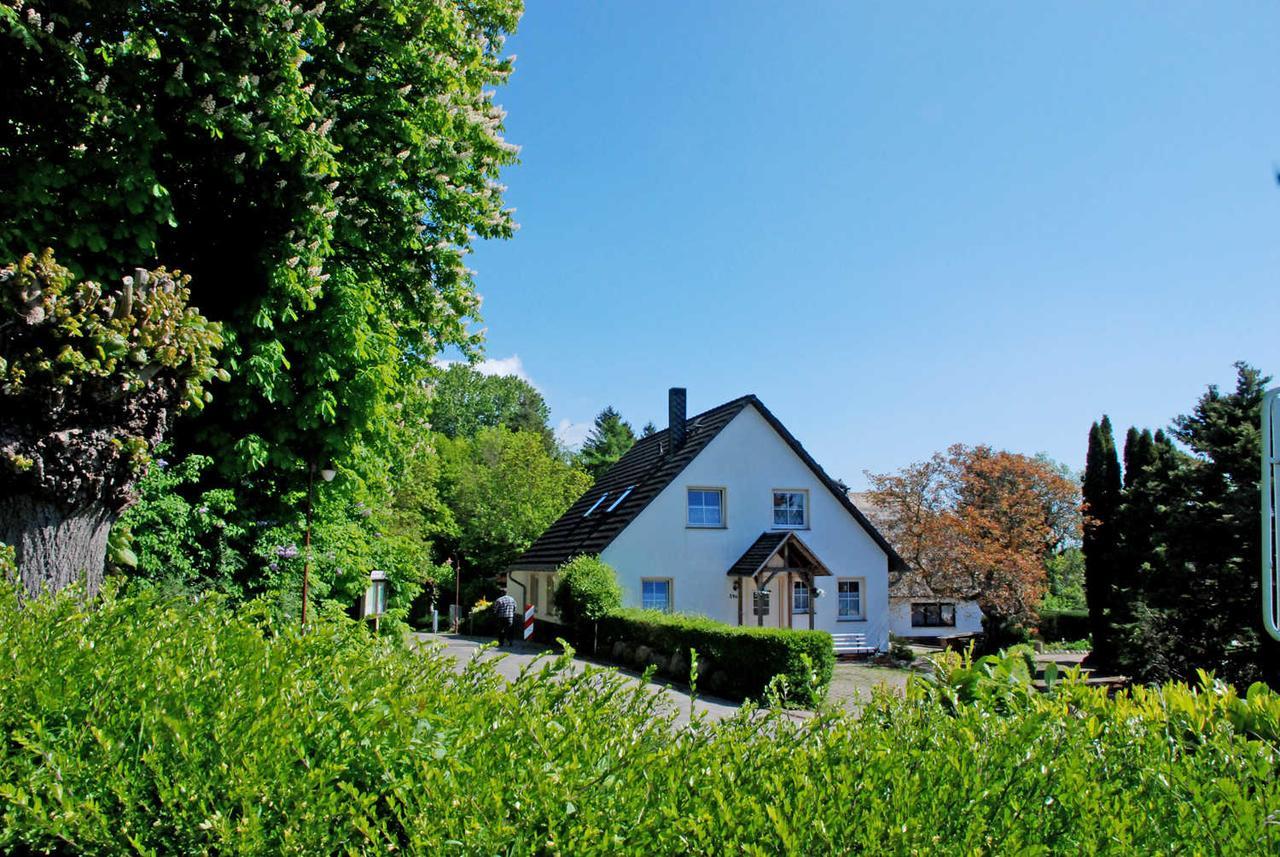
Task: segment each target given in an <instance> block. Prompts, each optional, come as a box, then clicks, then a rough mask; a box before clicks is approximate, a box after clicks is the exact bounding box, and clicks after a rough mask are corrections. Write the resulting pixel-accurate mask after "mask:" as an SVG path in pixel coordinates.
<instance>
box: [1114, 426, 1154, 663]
mask: <svg viewBox="0 0 1280 857" xmlns="http://www.w3.org/2000/svg"><path fill="white" fill-rule="evenodd" d="M1161 438H1162V441H1163V443H1165V444H1166V445H1167V444H1168V440H1167V439H1165V438H1164V436H1163V434H1162V435H1161ZM1156 462H1157V456H1156V445H1155V439H1154V438H1153V437H1152V435H1151V430H1150V429H1143V430H1142V431H1138V429H1136V428H1134V427H1133V426H1130V427H1129V431H1128V432H1126V433H1125V438H1124V488H1123V490H1122V491H1121V494H1120V498H1119V502H1118V504H1117V506H1116V511H1115V525H1114V540H1115V551H1116V554H1115V564H1114V568H1113V577H1112V591H1111V601H1110V609H1111V617H1110V621H1109V623H1108V624H1109V627H1110V633H1111V635H1112V636H1111V641H1110V642H1111V645H1112V649H1113V654H1114V655H1115V656H1116V658H1119V657H1120V654H1121V652H1120V648H1121V647H1120V645H1119V639H1120V638H1121V637H1122V636H1123V635H1124V634H1125V627H1126V626H1128V625H1130V624H1131V623H1132V622H1133V621H1134V605H1135V602H1137V601H1138V600H1140V599H1141V597H1142V595H1141V592H1142V579H1143V575H1144V571H1148V572H1149V570H1150V568H1151V553H1152V546H1153V541H1152V540H1153V537H1154V534H1155V528H1156V523H1157V522H1156V508H1157V501H1156V499H1155V497H1156V493H1157V492H1156V490H1155V485H1157V484H1158V483H1159V479H1158V478H1157V474H1156V473H1155V471H1154V470H1153V468H1154V467H1155V466H1156Z"/></svg>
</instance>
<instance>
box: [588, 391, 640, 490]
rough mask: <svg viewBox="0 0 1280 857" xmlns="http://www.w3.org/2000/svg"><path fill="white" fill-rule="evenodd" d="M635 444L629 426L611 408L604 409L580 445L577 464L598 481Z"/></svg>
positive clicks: (633, 435) (633, 434) (634, 437)
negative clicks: (580, 449)
mask: <svg viewBox="0 0 1280 857" xmlns="http://www.w3.org/2000/svg"><path fill="white" fill-rule="evenodd" d="M635 442H636V435H635V432H633V431H632V430H631V424H630V423H628V422H627V421H626V420H624V419H623V418H622V415H621V414H619V413H618V412H617V411H615V410H614V409H613V407H612V406H609V407H606V408H605V409H604V410H603V411H601V412H600V413H599V414H598V415H597V416H596V423H595V426H594V427H593V428H592V429H591V433H590V434H589V435H587V440H586V442H585V443H583V444H582V451H581V452H580V453H578V464H579V465H580V466H581V467H582V469H583V470H585V471H587V472H588V473H590V474H591V478H592V479H599V478H600V477H601V476H602V475H604V472H605V471H606V470H608V469H609V468H610V467H612V466H613V465H614V462H616V461H617V460H618V459H619V458H622V456H623V455H625V454H626V452H627V450H629V449H630V448H631V446H632V444H634V443H635Z"/></svg>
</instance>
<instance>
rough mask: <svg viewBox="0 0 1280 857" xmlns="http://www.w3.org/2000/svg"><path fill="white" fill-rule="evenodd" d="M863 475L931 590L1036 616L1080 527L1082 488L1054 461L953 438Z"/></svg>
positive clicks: (1009, 618)
mask: <svg viewBox="0 0 1280 857" xmlns="http://www.w3.org/2000/svg"><path fill="white" fill-rule="evenodd" d="M867 475H868V478H869V479H870V480H871V484H872V491H871V492H870V497H871V500H872V503H873V504H874V505H875V506H877V507H879V508H880V509H881V510H882V518H883V521H884V528H883V532H884V535H885V537H886V538H887V539H889V541H890V543H892V544H893V546H894V548H895V549H896V550H897V551H898V553H899V554H900V555H901V556H902V557H903V559H905V560H906V561H907V563H908V564H910V565H911V566H912V567H914V568H916V569H918V570H919V571H920V573H921V575H922V576H923V577H924V580H925V582H926V583H927V584H928V585H929V587H930V588H932V589H933V590H934V591H935V592H937V593H938V594H939V595H942V596H944V597H950V598H964V599H970V598H971V599H974V600H976V601H977V602H978V604H979V605H980V606H981V607H982V610H983V612H984V613H986V614H987V615H988V617H990V618H992V619H993V620H994V621H996V622H998V623H1017V624H1023V625H1031V624H1034V621H1035V617H1036V611H1037V609H1038V607H1039V605H1040V603H1041V601H1042V599H1043V597H1044V594H1045V590H1046V585H1047V578H1046V572H1045V562H1046V560H1047V559H1048V558H1049V557H1050V556H1052V555H1053V554H1054V553H1055V552H1057V551H1058V550H1060V549H1062V548H1064V547H1066V546H1068V545H1070V544H1071V543H1072V542H1073V541H1074V540H1075V539H1076V538H1078V535H1079V526H1080V518H1079V493H1078V489H1077V488H1076V486H1075V483H1074V482H1073V481H1072V480H1070V479H1068V478H1067V477H1066V476H1064V475H1063V474H1062V472H1061V471H1060V469H1059V468H1058V467H1056V466H1055V465H1054V464H1053V463H1052V462H1050V461H1048V460H1047V459H1044V458H1042V457H1041V458H1029V457H1027V456H1024V455H1018V454H1016V453H1011V452H1003V451H997V450H993V449H991V448H990V447H987V446H974V447H970V446H964V445H962V444H956V445H954V446H952V447H950V448H949V449H948V450H947V452H946V453H936V454H935V455H934V456H933V457H932V458H930V459H929V460H928V461H924V462H919V463H916V464H912V465H908V466H907V467H905V468H903V469H902V470H900V471H899V472H897V473H892V474H867Z"/></svg>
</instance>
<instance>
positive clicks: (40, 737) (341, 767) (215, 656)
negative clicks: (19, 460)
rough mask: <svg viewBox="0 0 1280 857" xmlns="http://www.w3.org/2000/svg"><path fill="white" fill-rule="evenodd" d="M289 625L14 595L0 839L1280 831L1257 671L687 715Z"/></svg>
mask: <svg viewBox="0 0 1280 857" xmlns="http://www.w3.org/2000/svg"><path fill="white" fill-rule="evenodd" d="M268 615H269V613H268V611H265V610H262V609H260V608H259V607H257V606H255V605H250V606H248V607H246V608H242V609H241V610H240V611H238V612H232V611H231V610H230V609H229V608H228V607H227V606H226V602H224V601H223V600H221V599H220V598H218V597H208V596H206V597H203V598H201V599H199V600H196V601H191V600H185V599H177V598H169V597H165V596H162V595H160V594H159V593H158V592H157V591H155V590H151V591H148V592H144V593H141V594H138V595H130V596H127V597H126V596H119V595H117V594H114V593H112V592H110V591H108V592H107V593H106V594H105V595H104V596H103V597H102V598H100V599H99V600H98V601H97V602H96V603H94V604H93V605H91V606H90V607H88V608H86V605H85V604H84V603H83V602H82V601H81V600H79V598H78V593H74V592H73V593H70V594H67V595H64V596H60V597H58V598H53V599H41V600H39V601H36V602H34V603H29V604H27V605H25V606H24V607H23V608H22V609H18V608H17V604H16V593H15V592H14V591H8V592H6V593H0V651H3V652H4V653H5V657H3V658H0V687H3V688H4V689H5V692H4V693H3V694H0V730H2V731H3V735H4V736H5V740H3V741H0V853H24V852H29V851H57V852H59V853H124V852H130V853H132V852H141V853H156V854H190V853H220V854H244V855H256V854H272V855H274V854H334V853H344V854H385V853H393V852H394V853H406V854H422V853H425V854H495V853H502V854H535V853H538V854H554V853H564V854H575V855H577V854H583V855H591V854H680V855H689V854H724V853H743V854H779V853H789V854H829V853H894V854H913V853H916V854H934V853H939V852H943V851H946V852H952V853H957V854H975V853H993V852H998V853H1009V854H1013V853H1017V854H1045V853H1064V854H1067V853H1070V854H1076V853H1082V854H1093V853H1113V854H1118V853H1193V854H1194V853H1219V854H1264V853H1276V851H1277V847H1278V846H1280V830H1277V829H1276V825H1275V824H1274V819H1275V818H1276V817H1277V813H1280V784H1278V782H1277V774H1276V772H1277V767H1278V765H1277V762H1278V761H1280V760H1278V759H1277V750H1276V741H1277V739H1280V697H1277V696H1276V695H1275V694H1274V693H1272V692H1270V691H1268V690H1267V689H1266V688H1264V687H1261V686H1255V687H1252V688H1250V689H1249V692H1248V693H1247V694H1246V695H1245V696H1239V695H1237V694H1236V693H1235V692H1234V691H1233V690H1231V689H1230V688H1228V687H1225V686H1223V685H1222V684H1221V683H1218V682H1215V681H1213V680H1212V678H1211V677H1209V676H1204V677H1202V682H1201V685H1200V686H1199V687H1197V688H1195V689H1189V688H1187V687H1185V686H1182V685H1167V686H1165V687H1160V688H1149V689H1148V688H1139V689H1134V690H1132V691H1126V692H1122V693H1120V694H1118V695H1117V697H1116V698H1115V699H1108V697H1107V695H1106V694H1105V693H1104V692H1102V691H1101V690H1097V689H1093V688H1088V687H1085V686H1083V685H1082V684H1081V683H1080V682H1079V681H1078V679H1073V678H1072V677H1071V676H1066V677H1064V678H1063V679H1062V680H1061V681H1060V682H1058V683H1057V684H1056V685H1055V686H1054V689H1053V690H1052V691H1051V692H1050V693H1046V694H1040V693H1035V694H1025V695H1020V694H1009V695H1007V697H1006V698H1005V699H1003V701H1001V702H1000V704H998V705H997V704H996V702H995V701H994V700H992V699H990V698H988V697H986V696H984V695H982V694H979V695H977V696H976V697H975V698H974V701H972V702H962V701H960V700H958V699H956V698H955V696H954V694H952V695H950V696H948V693H949V691H948V690H947V688H948V687H949V684H948V682H947V679H946V678H944V679H943V680H941V681H940V682H938V683H935V684H933V685H926V684H923V683H920V682H916V683H913V685H912V687H911V690H910V691H909V695H908V696H907V697H906V698H903V697H899V696H893V695H889V694H886V693H879V694H877V695H876V696H875V697H874V698H873V699H872V701H871V702H870V704H869V705H867V706H866V707H865V708H864V709H863V711H862V714H861V716H860V717H856V718H855V717H852V716H849V715H848V714H846V713H844V712H841V711H837V710H835V709H827V710H824V711H823V712H821V713H820V714H819V715H817V716H815V717H813V718H808V719H805V720H802V721H793V720H792V719H791V718H789V717H787V716H785V715H782V714H780V713H778V712H774V711H759V710H754V709H752V708H751V707H750V706H748V707H747V708H746V709H745V710H744V711H743V712H742V713H741V714H740V715H739V716H737V717H734V718H730V719H728V720H726V721H724V722H721V723H711V722H709V721H706V720H704V719H701V718H695V719H694V720H693V722H692V723H691V724H689V725H687V726H678V725H677V724H676V723H675V722H674V717H675V714H676V712H674V711H673V710H671V709H670V708H669V707H664V706H665V705H669V704H668V703H664V702H663V697H662V696H661V695H659V694H654V693H652V692H651V690H650V689H649V688H648V687H646V686H644V685H642V684H640V683H638V682H630V681H628V680H627V679H625V678H623V677H621V676H620V675H618V674H617V673H615V672H614V671H612V670H597V669H587V670H584V671H580V672H579V671H574V670H569V669H567V663H566V660H567V659H561V660H558V661H553V660H550V659H548V660H544V661H542V662H540V663H538V664H535V665H534V666H533V667H531V668H529V669H528V670H526V671H525V673H524V674H523V675H522V676H521V677H520V678H518V679H517V680H515V681H514V682H512V683H510V684H508V683H506V682H505V681H504V680H503V679H502V678H501V677H500V676H498V674H497V673H496V672H495V670H494V667H493V665H492V663H490V662H488V661H486V660H481V659H477V660H472V661H471V662H470V663H469V664H468V665H467V666H466V667H464V668H461V669H459V668H458V667H456V666H455V664H454V662H453V661H452V660H451V659H449V658H446V657H443V656H441V655H439V654H436V653H432V652H425V653H424V652H415V651H411V650H409V649H408V648H406V647H405V646H403V645H401V644H400V643H399V642H398V641H395V640H391V639H387V638H385V637H374V636H372V635H371V634H369V633H368V631H367V629H365V628H363V627H361V626H360V625H359V623H356V622H351V621H349V620H346V619H343V618H341V617H337V618H335V617H333V616H331V615H329V614H328V613H326V614H325V615H322V616H320V617H318V619H317V621H316V623H315V625H314V626H313V627H312V629H311V630H310V631H308V633H306V634H305V635H304V634H300V633H299V632H298V631H297V629H296V628H295V627H294V625H293V623H289V624H288V625H283V626H278V625H274V624H272V623H271V621H270V619H269V618H267V617H268ZM950 657H951V659H952V660H953V661H954V663H953V664H952V666H953V667H954V666H959V665H961V664H962V663H963V661H962V659H961V658H960V656H958V655H951V656H950ZM1014 657H1015V658H1018V659H1019V660H1020V657H1019V656H1017V655H1015V656H1014ZM943 660H944V661H945V660H946V659H943ZM998 684H999V683H998ZM1000 686H1001V687H1005V686H1010V685H1009V683H1008V682H1007V681H1005V682H1004V683H1003V684H1000Z"/></svg>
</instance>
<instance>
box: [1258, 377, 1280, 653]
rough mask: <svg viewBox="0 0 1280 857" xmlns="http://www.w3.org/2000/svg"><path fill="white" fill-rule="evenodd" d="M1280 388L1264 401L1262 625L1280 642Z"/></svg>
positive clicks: (1266, 396)
mask: <svg viewBox="0 0 1280 857" xmlns="http://www.w3.org/2000/svg"><path fill="white" fill-rule="evenodd" d="M1277 480H1280V387H1278V388H1276V389H1274V390H1271V391H1270V392H1268V393H1267V394H1266V395H1265V396H1264V397H1263V398H1262V624H1263V625H1264V626H1265V627H1266V629H1267V633H1268V634H1270V635H1271V636H1272V637H1274V638H1275V639H1277V640H1280V610H1278V609H1277V608H1278V607H1280V603H1278V602H1277V599H1276V590H1277V588H1280V586H1278V584H1280V579H1278V577H1280V551H1278V549H1277V547H1278V546H1277V542H1278V541H1280V534H1278V533H1277V531H1276V500H1277V497H1278V496H1280V485H1277Z"/></svg>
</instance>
